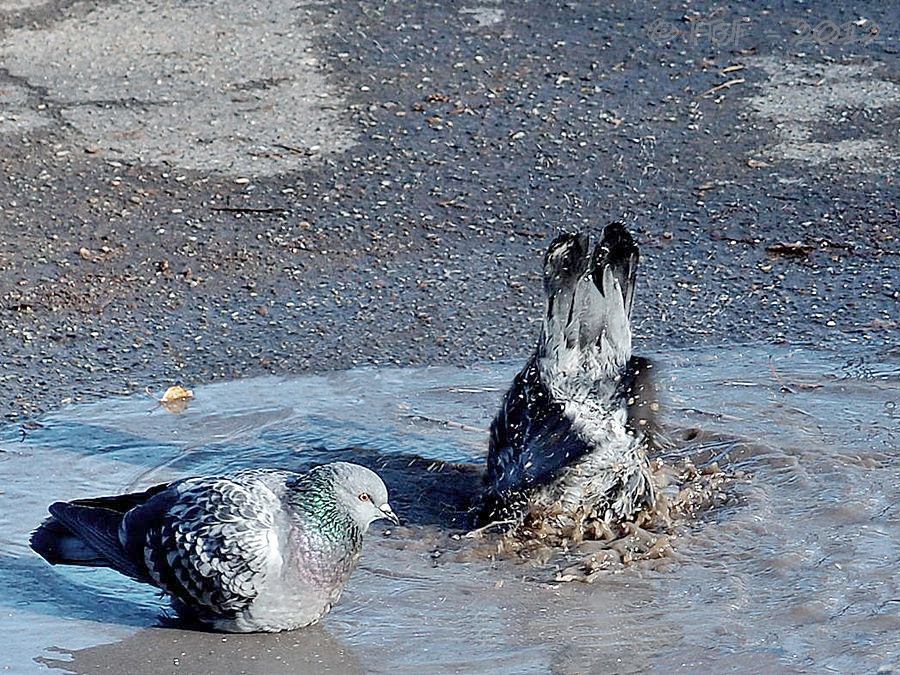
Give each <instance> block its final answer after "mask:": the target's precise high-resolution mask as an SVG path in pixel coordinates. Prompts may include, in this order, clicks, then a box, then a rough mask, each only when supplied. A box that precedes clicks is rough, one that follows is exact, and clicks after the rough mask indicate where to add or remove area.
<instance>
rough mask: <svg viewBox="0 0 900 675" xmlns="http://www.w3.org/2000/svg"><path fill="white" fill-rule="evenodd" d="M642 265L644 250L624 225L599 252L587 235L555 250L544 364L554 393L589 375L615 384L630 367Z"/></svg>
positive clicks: (550, 258)
mask: <svg viewBox="0 0 900 675" xmlns="http://www.w3.org/2000/svg"><path fill="white" fill-rule="evenodd" d="M637 263H638V248H637V246H636V245H635V243H634V240H633V239H632V238H631V235H630V234H629V233H628V231H627V230H626V229H625V227H624V226H623V225H622V224H620V223H613V224H611V225H608V226H607V227H606V228H605V229H604V231H603V237H602V239H601V240H600V242H599V243H598V244H597V245H596V246H595V247H594V250H593V252H590V251H589V240H588V238H587V237H586V236H585V235H583V234H578V235H562V236H560V237H557V239H556V240H555V241H554V242H553V243H552V244H551V245H550V248H549V250H548V251H547V255H546V257H545V258H544V290H545V292H546V294H547V306H546V307H547V309H546V314H545V316H544V322H543V327H542V331H541V340H540V343H539V345H538V358H539V359H541V362H542V363H541V371H542V375H543V377H544V378H545V381H546V382H547V384H548V385H549V386H550V387H551V388H552V387H553V386H554V384H555V383H559V384H560V385H561V386H562V385H564V383H565V381H566V380H567V379H570V378H577V379H582V378H583V377H584V376H585V375H587V376H588V377H589V378H591V379H592V380H594V381H596V380H597V379H602V378H604V377H605V378H607V379H608V380H609V381H610V382H613V381H614V380H615V379H616V378H617V377H618V376H619V374H620V373H621V371H622V369H623V368H624V367H625V365H626V364H627V363H628V360H629V358H631V325H630V318H631V307H632V304H633V301H634V287H635V278H636V274H637ZM566 388H567V387H565V386H563V389H566Z"/></svg>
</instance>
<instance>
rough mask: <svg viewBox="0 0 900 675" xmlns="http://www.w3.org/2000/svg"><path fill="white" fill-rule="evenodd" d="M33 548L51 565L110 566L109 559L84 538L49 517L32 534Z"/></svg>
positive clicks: (31, 542)
mask: <svg viewBox="0 0 900 675" xmlns="http://www.w3.org/2000/svg"><path fill="white" fill-rule="evenodd" d="M30 544H31V548H32V549H34V551H35V552H36V553H37V554H38V555H40V556H41V557H42V558H43V559H44V560H46V561H47V562H48V563H50V564H51V565H84V566H86V567H109V561H108V560H107V559H106V558H104V557H102V556H100V555H99V554H98V553H97V552H96V551H95V550H94V549H92V548H91V547H90V546H89V545H88V544H87V543H86V542H85V541H84V540H83V539H81V538H80V537H79V536H78V535H76V534H72V532H71V531H70V530H69V528H67V527H66V526H65V525H63V524H62V523H61V522H59V521H58V520H57V519H56V518H47V520H45V521H44V522H43V523H41V526H40V527H38V529H36V530H35V531H34V532H33V533H32V534H31V541H30Z"/></svg>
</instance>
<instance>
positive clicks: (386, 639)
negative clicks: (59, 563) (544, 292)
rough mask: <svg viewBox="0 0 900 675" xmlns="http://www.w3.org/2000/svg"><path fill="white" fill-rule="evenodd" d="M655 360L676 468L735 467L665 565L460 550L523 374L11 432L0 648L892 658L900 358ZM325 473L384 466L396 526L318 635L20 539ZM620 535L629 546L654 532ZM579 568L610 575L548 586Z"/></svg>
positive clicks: (306, 659)
mask: <svg viewBox="0 0 900 675" xmlns="http://www.w3.org/2000/svg"><path fill="white" fill-rule="evenodd" d="M656 360H657V364H658V370H659V372H660V379H661V388H662V398H663V404H664V420H665V422H666V429H667V437H668V440H669V441H670V443H669V444H668V446H667V449H666V450H665V452H664V459H665V461H666V465H667V466H669V467H672V466H680V467H681V469H680V470H681V471H682V472H684V471H688V468H687V467H688V466H689V464H688V463H687V462H689V463H690V465H693V466H695V467H697V468H699V470H700V471H699V472H698V473H700V474H701V475H702V471H703V469H704V467H710V466H713V465H715V464H717V465H718V466H719V467H722V468H723V469H724V470H725V471H726V473H727V474H728V475H729V476H731V477H732V479H731V481H730V483H729V484H728V485H727V487H726V489H725V490H724V493H725V494H726V495H727V500H725V503H724V504H720V505H719V506H717V507H716V508H714V509H712V510H711V511H702V508H701V507H702V505H700V506H699V507H698V508H697V509H695V511H696V510H700V511H701V513H700V516H699V517H696V518H688V519H680V520H678V521H677V526H676V527H674V528H672V529H671V531H667V532H665V535H666V538H667V540H666V542H664V543H665V545H667V546H671V547H672V549H673V551H674V554H673V555H671V556H667V557H666V558H665V562H666V564H665V565H664V566H663V567H658V566H648V565H643V564H638V565H630V566H627V567H625V568H621V566H620V565H614V564H610V565H609V566H608V567H609V569H604V568H603V565H602V564H599V565H596V566H595V567H593V568H591V567H588V568H585V564H586V561H587V563H590V556H592V555H593V556H595V557H599V558H605V556H607V553H605V552H604V549H603V546H602V545H599V544H597V543H593V544H591V545H590V546H594V549H592V550H587V551H585V550H584V549H583V550H581V551H574V550H573V551H571V552H569V553H568V554H567V553H562V554H561V553H560V552H559V551H555V552H554V554H553V555H551V556H549V557H547V558H540V557H538V558H537V559H535V558H534V557H531V558H527V557H526V558H525V559H524V560H523V559H519V558H518V557H515V556H514V557H513V558H512V559H506V558H504V557H503V556H496V555H485V553H486V552H488V553H489V552H490V550H489V549H490V547H491V546H493V547H495V548H496V545H497V542H496V541H494V540H490V539H485V540H471V539H466V538H464V537H462V538H453V537H452V536H451V535H452V534H453V533H459V532H461V531H463V528H464V527H465V523H464V518H463V512H464V509H465V505H466V498H467V495H468V494H471V492H472V491H473V490H475V489H476V488H477V485H478V481H479V469H478V466H477V465H478V464H480V463H481V462H482V461H483V456H484V453H485V449H486V439H487V432H486V429H487V425H488V424H489V422H490V416H491V415H492V414H493V412H494V410H495V408H496V406H497V404H498V402H499V398H500V396H501V394H502V392H503V390H504V388H505V386H506V384H507V383H508V381H509V380H510V379H511V377H512V375H513V374H514V372H515V366H513V365H510V366H497V365H494V364H490V365H486V366H478V367H473V368H468V369H460V368H419V369H390V370H388V369H385V370H357V371H350V372H344V373H330V374H324V375H317V376H309V377H302V378H296V379H282V378H260V379H253V380H243V381H238V382H231V383H221V384H215V385H208V386H201V387H194V391H195V395H196V399H195V400H194V401H192V402H191V405H190V406H189V408H188V409H187V411H186V412H184V413H183V414H181V415H171V414H169V413H166V412H165V411H163V410H161V409H159V408H156V407H155V406H154V402H153V401H152V400H151V399H148V398H140V397H137V398H121V399H111V400H106V401H100V402H97V403H95V404H90V405H84V406H78V407H73V408H69V409H67V410H64V411H61V412H59V413H56V414H53V415H49V416H48V417H47V418H45V419H44V420H42V426H41V427H40V428H37V429H34V430H31V431H29V432H28V434H27V436H26V438H25V439H24V441H21V440H20V439H21V434H20V432H19V430H18V429H11V428H7V429H6V430H5V431H4V432H3V436H2V439H0V449H2V450H3V452H2V453H0V467H2V470H3V474H4V485H3V490H4V492H3V493H2V494H0V500H2V507H3V508H0V556H2V557H3V564H2V565H0V602H2V604H3V605H4V607H3V610H4V611H3V612H2V613H0V634H3V635H4V640H5V642H6V643H7V644H8V645H10V646H11V648H8V649H4V650H2V652H3V654H2V656H0V665H2V666H7V667H9V668H11V669H13V670H15V671H16V672H20V671H23V670H24V671H27V670H28V669H29V668H32V669H34V668H37V667H38V665H37V664H38V663H40V664H42V665H43V666H48V667H51V668H55V669H59V670H67V671H71V672H94V671H96V670H98V669H100V668H101V667H102V668H107V669H109V668H112V669H113V670H115V667H116V664H129V663H130V664H133V663H134V660H135V658H136V655H138V658H140V662H141V664H142V666H143V665H146V668H145V669H144V672H166V673H168V672H171V670H172V667H173V664H177V665H178V666H179V672H210V671H212V670H235V669H237V670H246V671H248V672H266V673H273V672H289V671H294V672H296V671H306V670H309V669H314V670H331V671H333V672H360V671H370V672H371V671H376V672H379V671H391V672H421V671H422V670H425V669H428V670H463V671H473V670H479V669H486V668H490V669H491V670H493V671H495V672H516V673H519V672H547V671H548V670H553V671H554V672H557V671H558V672H585V671H598V670H614V671H617V672H628V671H637V670H646V669H649V668H654V667H655V668H659V669H667V670H668V669H676V668H681V669H724V668H728V669H754V670H760V669H780V670H794V669H804V668H807V669H808V668H811V667H815V669H817V670H820V669H827V668H830V669H834V670H839V671H859V670H875V669H877V668H878V667H881V666H890V665H892V664H893V665H895V666H896V665H897V658H898V654H897V646H896V642H897V641H896V639H895V636H896V634H897V631H898V630H900V619H898V616H900V605H898V603H897V598H898V597H900V591H898V588H897V585H898V582H897V575H896V569H897V567H898V564H900V544H898V542H900V528H898V517H897V510H896V509H897V503H898V501H900V500H898V499H897V497H898V493H900V477H898V470H897V469H896V468H895V467H896V448H897V436H898V431H897V429H898V426H900V425H898V424H897V412H896V401H898V400H900V376H898V373H900V369H898V366H897V363H896V361H892V360H890V359H886V360H884V361H883V362H876V361H873V360H871V358H868V359H865V358H860V356H859V355H844V356H838V355H832V354H827V353H824V352H815V351H810V350H801V349H794V350H787V349H784V350H780V349H778V350H776V349H762V348H753V349H730V350H727V351H717V350H685V351H677V352H669V353H666V354H664V355H660V356H658V357H657V359H656ZM333 459H350V460H353V461H358V462H360V463H365V464H369V465H372V466H377V467H378V468H379V470H380V471H381V472H382V473H383V474H384V476H385V478H386V482H387V483H388V485H389V487H390V488H391V491H392V495H393V496H392V502H396V503H395V508H396V509H397V510H398V511H399V512H401V513H402V514H403V516H404V518H405V520H406V523H405V526H404V527H403V528H394V530H393V531H391V532H390V534H386V535H383V534H382V533H383V532H384V530H383V529H381V528H376V530H375V532H373V534H374V536H372V537H370V538H369V540H368V541H367V544H366V551H365V555H364V557H363V562H362V565H361V568H360V569H359V570H358V572H357V573H356V574H355V575H354V577H353V579H352V580H351V583H350V585H349V587H348V589H347V592H346V593H345V596H344V598H343V599H342V601H341V603H340V604H339V606H338V607H337V608H335V610H334V611H333V612H332V614H331V615H329V617H328V618H327V619H326V620H325V622H324V623H323V625H321V626H318V627H315V628H313V629H311V630H308V631H299V632H297V633H293V634H290V635H282V636H219V635H210V634H205V633H192V632H188V631H182V630H178V629H177V628H160V627H152V626H153V624H154V623H157V617H158V615H159V613H160V611H161V608H163V607H164V605H163V603H162V602H161V601H160V600H159V598H158V597H157V596H156V595H155V594H154V593H153V592H152V590H148V589H145V588H143V587H141V586H139V585H136V584H133V583H131V582H129V581H128V580H126V579H123V578H121V577H119V576H117V575H115V574H113V573H109V572H106V571H103V570H72V569H54V568H50V567H48V566H46V565H45V564H43V562H42V561H41V560H39V559H37V558H36V557H35V556H34V555H33V554H31V553H30V551H28V549H27V545H26V541H27V535H28V532H29V531H30V530H31V529H32V528H33V527H34V526H35V525H36V524H37V523H38V522H39V521H40V519H41V518H42V516H43V514H44V513H45V509H46V506H47V504H48V503H49V502H50V501H53V500H55V499H71V498H76V497H80V496H87V495H96V494H100V493H113V492H120V491H123V490H128V489H133V488H136V487H140V486H143V485H147V484H149V483H154V482H159V481H163V480H167V479H170V478H173V477H176V476H182V475H186V474H192V473H201V472H204V473H205V472H220V471H224V470H230V469H234V468H237V467H240V466H246V465H263V466H283V467H288V468H296V469H302V468H304V467H305V466H308V465H309V464H311V463H315V462H320V461H329V460H333ZM670 471H671V469H670ZM707 475H710V474H707ZM669 478H670V479H671V478H672V476H670V477H669ZM682 478H683V477H682ZM672 485H675V486H676V487H679V484H678V482H677V481H674V482H672ZM680 487H683V486H680ZM679 492H680V490H678V491H676V490H675V488H670V489H669V492H668V493H667V494H668V495H669V498H670V499H672V500H675V499H676V498H677V496H678V494H679ZM683 496H690V495H689V494H688V495H683ZM626 534H627V536H630V537H634V538H635V541H634V542H632V543H635V544H636V542H637V540H639V539H641V538H642V537H645V536H646V532H645V531H644V530H641V529H637V528H635V529H634V530H633V531H632V532H630V533H626ZM650 536H651V537H656V539H657V540H659V539H660V537H661V534H660V532H659V531H655V532H654V531H651V532H650ZM644 543H645V544H646V543H647V542H644ZM651 546H652V544H651ZM623 547H624V550H626V551H627V549H628V545H627V544H623ZM495 552H496V551H495ZM609 560H610V561H612V560H613V559H612V558H609ZM538 563H539V564H538ZM579 566H580V567H579ZM567 571H568V573H570V574H574V573H575V572H576V571H580V572H581V573H582V574H584V573H586V574H587V575H595V576H594V578H593V580H594V581H595V582H596V583H593V584H590V585H585V584H560V583H557V582H556V581H555V580H556V578H557V577H558V576H559V577H564V576H565V574H566V573H567Z"/></svg>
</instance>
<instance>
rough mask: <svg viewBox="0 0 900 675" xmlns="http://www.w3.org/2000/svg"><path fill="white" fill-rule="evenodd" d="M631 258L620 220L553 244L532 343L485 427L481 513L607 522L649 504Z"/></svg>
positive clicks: (642, 363)
mask: <svg viewBox="0 0 900 675" xmlns="http://www.w3.org/2000/svg"><path fill="white" fill-rule="evenodd" d="M637 262H638V248H637V246H636V245H635V243H634V240H633V239H632V237H631V235H630V234H629V233H628V232H627V230H626V229H625V227H624V226H622V225H621V224H618V223H616V224H612V225H609V226H608V227H606V229H605V230H604V232H603V238H602V239H601V241H600V243H599V244H597V245H596V246H595V247H594V248H593V250H591V246H590V240H589V238H588V237H587V236H585V235H584V234H565V235H562V236H560V237H558V238H557V239H556V240H555V241H553V243H552V244H551V245H550V248H549V250H548V251H547V254H546V256H545V258H544V290H545V294H546V309H545V312H544V317H543V322H542V327H541V334H540V338H539V339H538V344H537V348H536V349H535V351H534V352H533V354H532V356H531V358H530V359H529V360H528V362H527V363H526V364H525V367H524V368H523V369H522V370H521V372H519V374H518V375H517V376H516V377H515V380H514V381H513V383H512V386H511V387H510V389H509V390H508V391H507V393H506V396H505V397H504V399H503V403H502V405H501V408H500V411H499V413H498V414H497V416H496V417H495V418H494V421H493V424H492V425H491V435H490V446H489V451H488V457H487V470H486V472H485V476H484V487H483V494H482V499H481V503H480V505H479V511H480V513H479V515H480V519H481V520H482V521H492V520H506V519H510V518H512V519H513V520H515V519H521V518H522V517H523V514H524V515H528V514H531V515H532V516H533V515H534V514H535V513H539V512H543V513H548V514H554V517H556V518H558V519H559V520H560V521H565V522H567V523H570V524H571V523H572V522H574V521H577V520H578V519H582V520H583V519H585V518H593V519H595V520H598V521H602V522H604V523H607V524H611V523H618V522H621V521H625V520H630V519H632V518H634V516H635V515H636V514H637V513H638V512H639V511H640V510H641V509H643V508H646V507H649V506H650V505H652V504H653V502H654V492H653V485H652V483H651V480H650V467H649V462H648V459H647V454H646V432H645V427H644V424H645V423H646V420H641V419H639V418H640V417H641V413H642V412H643V411H640V410H638V408H639V407H640V406H639V405H636V402H638V401H640V400H641V397H640V392H639V391H638V389H640V388H641V387H643V386H644V385H645V383H646V380H647V377H646V375H647V373H646V371H647V369H648V368H649V365H650V364H649V361H647V360H646V359H642V358H640V357H634V356H632V354H631V326H630V316H631V307H632V303H633V301H634V287H635V277H636V272H637Z"/></svg>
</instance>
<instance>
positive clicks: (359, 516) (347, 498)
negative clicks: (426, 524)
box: [313, 462, 400, 531]
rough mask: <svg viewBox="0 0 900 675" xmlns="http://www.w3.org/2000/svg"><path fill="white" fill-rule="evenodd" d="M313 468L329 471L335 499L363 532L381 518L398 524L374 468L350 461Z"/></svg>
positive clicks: (382, 483) (385, 491)
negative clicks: (332, 481)
mask: <svg viewBox="0 0 900 675" xmlns="http://www.w3.org/2000/svg"><path fill="white" fill-rule="evenodd" d="M317 469H319V470H327V471H329V472H330V473H331V474H332V476H333V480H334V484H333V485H334V493H335V498H336V499H337V501H338V503H340V504H341V505H342V506H343V507H344V508H346V509H347V511H348V512H349V513H350V516H351V517H352V518H353V520H354V521H356V524H357V525H359V527H360V528H361V529H362V530H363V531H365V530H366V529H368V527H369V525H371V524H372V523H373V522H374V521H376V520H381V519H387V520H390V521H391V522H392V523H394V524H395V525H399V524H400V519H399V518H397V514H395V513H394V511H393V509H391V505H390V504H388V493H387V488H386V487H385V485H384V481H382V480H381V478H380V477H379V476H378V474H377V473H375V472H374V471H372V470H370V469H367V468H366V467H364V466H360V465H359V464H351V463H350V462H333V463H331V464H326V465H324V466H322V467H317ZM313 471H316V469H313Z"/></svg>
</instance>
